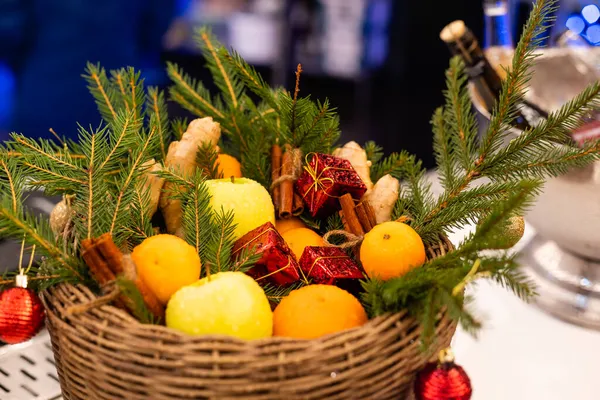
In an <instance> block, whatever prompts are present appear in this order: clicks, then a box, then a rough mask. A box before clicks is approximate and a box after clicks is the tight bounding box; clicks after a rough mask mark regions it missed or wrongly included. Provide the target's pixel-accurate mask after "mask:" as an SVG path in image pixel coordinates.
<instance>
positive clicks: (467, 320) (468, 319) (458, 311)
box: [438, 289, 482, 337]
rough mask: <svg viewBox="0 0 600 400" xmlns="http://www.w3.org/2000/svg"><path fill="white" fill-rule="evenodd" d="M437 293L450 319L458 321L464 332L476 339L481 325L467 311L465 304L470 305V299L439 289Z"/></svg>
mask: <svg viewBox="0 0 600 400" xmlns="http://www.w3.org/2000/svg"><path fill="white" fill-rule="evenodd" d="M438 293H439V296H440V300H441V303H442V304H443V305H444V306H445V307H446V311H447V313H448V316H449V317H450V319H452V320H454V321H458V322H459V323H460V325H461V327H462V329H463V330H464V331H465V332H467V333H469V334H471V336H474V337H476V336H477V333H478V331H479V330H480V329H481V327H482V324H481V322H480V321H478V320H477V319H476V318H475V317H474V316H473V315H472V314H471V313H470V312H469V311H468V310H467V304H468V303H470V300H471V299H470V298H469V297H461V296H453V295H452V292H450V291H448V290H446V289H440V290H439V292H438Z"/></svg>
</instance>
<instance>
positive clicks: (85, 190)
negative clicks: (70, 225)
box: [73, 127, 111, 239]
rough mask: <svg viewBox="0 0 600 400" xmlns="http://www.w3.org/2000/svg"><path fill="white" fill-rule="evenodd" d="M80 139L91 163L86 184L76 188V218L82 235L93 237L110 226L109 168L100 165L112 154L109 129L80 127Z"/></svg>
mask: <svg viewBox="0 0 600 400" xmlns="http://www.w3.org/2000/svg"><path fill="white" fill-rule="evenodd" d="M79 138H80V143H81V147H82V152H83V153H84V155H85V157H86V162H87V164H88V165H87V171H86V172H85V174H84V176H83V183H82V185H81V186H80V187H78V188H76V190H75V191H74V194H75V195H76V197H77V201H76V202H75V203H74V205H73V209H74V211H75V212H76V214H77V216H78V217H77V218H74V227H75V231H76V234H77V235H78V236H79V237H80V238H90V239H91V238H92V237H95V236H99V235H101V234H103V233H105V232H107V231H108V228H109V226H110V217H109V206H110V200H111V198H110V193H111V191H110V186H109V183H108V181H107V179H106V172H107V171H106V170H105V169H101V168H99V167H100V165H102V163H103V161H104V160H106V158H107V157H108V156H109V154H110V145H109V134H108V129H107V127H103V128H101V129H99V130H96V131H92V132H88V131H86V130H85V129H83V128H80V131H79Z"/></svg>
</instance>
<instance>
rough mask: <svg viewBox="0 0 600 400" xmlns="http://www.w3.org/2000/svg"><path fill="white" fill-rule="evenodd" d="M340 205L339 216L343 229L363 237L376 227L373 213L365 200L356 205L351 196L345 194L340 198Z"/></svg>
mask: <svg viewBox="0 0 600 400" xmlns="http://www.w3.org/2000/svg"><path fill="white" fill-rule="evenodd" d="M340 205H341V206H342V209H341V211H340V216H341V217H342V222H343V223H344V228H345V229H346V231H348V232H350V233H352V234H353V235H356V236H364V235H365V233H367V232H369V231H370V230H371V229H373V227H375V225H377V220H376V218H375V211H373V208H372V207H371V205H370V204H369V202H368V201H367V200H363V201H361V202H359V203H358V204H356V202H355V201H354V199H353V198H352V195H350V194H349V193H346V194H345V195H343V196H342V197H340Z"/></svg>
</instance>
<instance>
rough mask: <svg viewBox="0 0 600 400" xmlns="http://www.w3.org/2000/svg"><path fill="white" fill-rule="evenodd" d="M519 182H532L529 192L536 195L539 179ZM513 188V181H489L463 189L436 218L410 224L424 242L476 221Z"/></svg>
mask: <svg viewBox="0 0 600 400" xmlns="http://www.w3.org/2000/svg"><path fill="white" fill-rule="evenodd" d="M522 184H523V185H528V184H530V185H531V193H532V195H533V194H537V193H538V192H539V189H540V188H541V182H540V181H524V182H523V183H522ZM514 191H515V184H514V183H513V182H497V183H488V184H483V185H479V186H476V187H474V188H471V189H468V190H464V191H462V192H461V193H459V194H458V195H456V196H455V197H453V198H451V199H449V200H448V202H447V204H445V205H444V207H443V208H442V209H441V210H440V212H439V213H438V214H437V216H436V218H435V219H433V220H431V221H429V223H427V224H423V225H422V224H420V221H417V223H415V224H414V225H413V227H414V228H415V229H416V230H417V231H418V232H419V234H420V235H421V236H422V238H423V240H424V241H425V242H429V241H430V240H436V239H437V235H438V234H439V233H440V232H442V231H444V230H446V231H449V230H452V229H455V228H456V229H460V228H461V227H462V226H463V225H465V224H470V223H476V222H478V221H479V219H480V218H481V217H482V216H484V215H487V213H489V211H490V210H491V209H493V207H494V206H495V205H496V204H498V203H499V202H503V201H505V200H506V199H508V198H509V197H510V195H512V194H514Z"/></svg>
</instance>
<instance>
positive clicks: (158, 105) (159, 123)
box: [146, 87, 183, 160]
mask: <svg viewBox="0 0 600 400" xmlns="http://www.w3.org/2000/svg"><path fill="white" fill-rule="evenodd" d="M146 113H147V114H148V115H149V116H150V123H151V125H153V126H156V127H157V134H158V136H159V138H160V140H159V142H160V156H161V157H160V159H161V160H164V159H165V158H166V157H167V148H168V146H169V143H170V141H171V134H170V132H169V115H168V113H167V103H166V102H165V96H164V93H163V92H162V91H161V90H158V88H156V87H149V88H148V95H147V97H146ZM182 135H183V133H182Z"/></svg>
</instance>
